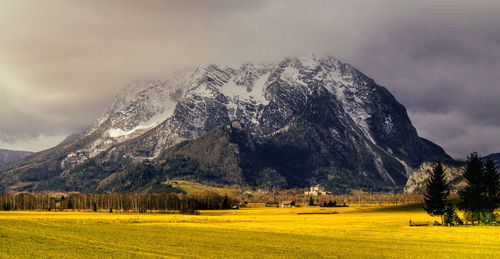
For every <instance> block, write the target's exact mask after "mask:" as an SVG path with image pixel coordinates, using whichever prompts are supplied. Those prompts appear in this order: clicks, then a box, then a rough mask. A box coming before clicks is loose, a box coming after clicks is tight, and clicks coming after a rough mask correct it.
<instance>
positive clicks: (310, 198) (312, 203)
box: [309, 197, 314, 206]
mask: <svg viewBox="0 0 500 259" xmlns="http://www.w3.org/2000/svg"><path fill="white" fill-rule="evenodd" d="M309 206H314V200H313V197H309Z"/></svg>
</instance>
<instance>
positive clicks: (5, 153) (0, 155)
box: [0, 149, 33, 165]
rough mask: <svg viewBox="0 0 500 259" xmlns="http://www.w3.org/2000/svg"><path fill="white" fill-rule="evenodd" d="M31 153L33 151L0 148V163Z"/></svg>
mask: <svg viewBox="0 0 500 259" xmlns="http://www.w3.org/2000/svg"><path fill="white" fill-rule="evenodd" d="M31 154H33V152H28V151H13V150H6V149H0V165H3V164H6V163H9V162H13V161H16V160H19V159H21V158H23V157H26V156H29V155H31Z"/></svg>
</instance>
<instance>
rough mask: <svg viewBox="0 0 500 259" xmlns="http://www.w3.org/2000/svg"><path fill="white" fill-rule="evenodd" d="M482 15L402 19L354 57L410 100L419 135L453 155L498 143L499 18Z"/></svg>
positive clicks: (491, 147) (404, 100) (492, 148)
mask: <svg viewBox="0 0 500 259" xmlns="http://www.w3.org/2000/svg"><path fill="white" fill-rule="evenodd" d="M482 18H484V17H477V20H475V21H469V22H468V23H467V24H466V26H465V25H464V24H463V21H462V22H457V23H449V22H448V21H446V20H443V21H436V20H435V19H433V20H432V21H431V22H429V23H428V24H426V23H424V24H418V25H415V24H406V25H405V26H398V27H396V28H394V29H392V30H390V31H388V32H387V33H385V34H383V35H376V36H375V37H374V38H372V41H371V42H372V44H370V45H369V46H366V47H365V48H363V49H362V50H361V51H359V52H358V53H357V55H356V57H355V58H353V63H356V64H357V66H358V68H359V69H361V70H362V71H364V72H365V73H367V74H368V75H370V76H372V77H374V78H376V79H377V81H379V82H381V83H382V84H384V85H386V86H387V87H388V88H389V89H390V90H391V91H392V92H393V93H394V94H395V95H396V97H397V99H398V100H399V101H400V102H402V103H403V104H405V106H406V107H407V108H408V110H409V113H410V115H411V116H410V117H411V118H412V121H413V122H414V124H415V126H416V127H417V129H418V130H419V133H420V134H421V135H423V136H424V137H426V138H429V139H431V140H433V141H435V142H437V143H439V144H441V145H443V146H444V147H445V148H446V150H447V151H448V152H449V153H450V154H451V155H453V156H455V157H462V158H463V157H465V155H466V154H467V153H468V152H471V151H472V150H477V151H478V152H481V153H483V154H486V153H489V152H497V151H496V150H498V149H499V147H500V139H499V134H498V133H499V132H500V112H499V111H500V101H499V100H500V73H499V72H500V41H499V39H500V38H499V35H500V19H496V20H495V21H489V20H488V23H485V22H484V21H482V20H481V19H482ZM459 20H460V19H459Z"/></svg>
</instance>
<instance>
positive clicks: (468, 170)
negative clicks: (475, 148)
mask: <svg viewBox="0 0 500 259" xmlns="http://www.w3.org/2000/svg"><path fill="white" fill-rule="evenodd" d="M483 167H484V165H483V162H482V161H481V157H480V156H479V155H478V154H477V153H476V152H473V153H472V154H470V155H469V156H468V157H467V162H466V165H465V170H464V173H463V176H464V178H465V180H466V181H467V186H466V187H465V188H464V189H463V190H462V191H460V192H459V195H460V203H459V204H458V206H459V208H460V209H461V210H464V211H465V213H466V215H469V220H470V221H471V222H472V225H474V221H475V220H477V219H479V214H480V213H481V211H483V209H484V199H483V195H484V193H485V187H484V174H483Z"/></svg>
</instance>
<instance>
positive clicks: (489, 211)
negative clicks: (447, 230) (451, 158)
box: [424, 152, 500, 225]
mask: <svg viewBox="0 0 500 259" xmlns="http://www.w3.org/2000/svg"><path fill="white" fill-rule="evenodd" d="M463 177H464V178H465V180H466V183H467V186H466V187H465V188H464V189H463V190H461V191H460V192H459V196H460V200H459V203H458V207H459V209H461V210H463V211H464V212H465V220H466V221H469V222H471V223H472V224H473V225H474V223H475V222H478V221H479V222H481V223H483V224H487V225H489V224H492V223H493V222H494V221H495V217H494V214H493V212H494V211H495V209H496V208H498V207H499V205H500V183H499V176H498V172H497V168H496V165H495V163H494V162H493V161H491V160H489V159H488V160H487V161H486V162H483V160H482V159H481V157H480V156H479V155H478V154H477V153H475V152H474V153H472V154H470V155H469V156H468V157H467V162H466V166H465V170H464V172H463ZM449 188H450V185H449V183H448V182H447V181H446V178H445V169H444V167H443V165H442V164H441V163H437V164H436V165H435V166H434V167H433V169H432V172H431V177H430V178H429V180H428V182H427V184H426V188H425V189H426V191H425V194H424V202H425V204H424V209H425V210H426V211H427V213H428V214H429V215H431V216H440V217H441V224H445V225H454V224H462V220H461V219H460V217H458V215H457V213H456V211H455V208H454V206H453V205H452V204H451V203H450V202H448V195H449V193H450V191H449Z"/></svg>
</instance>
